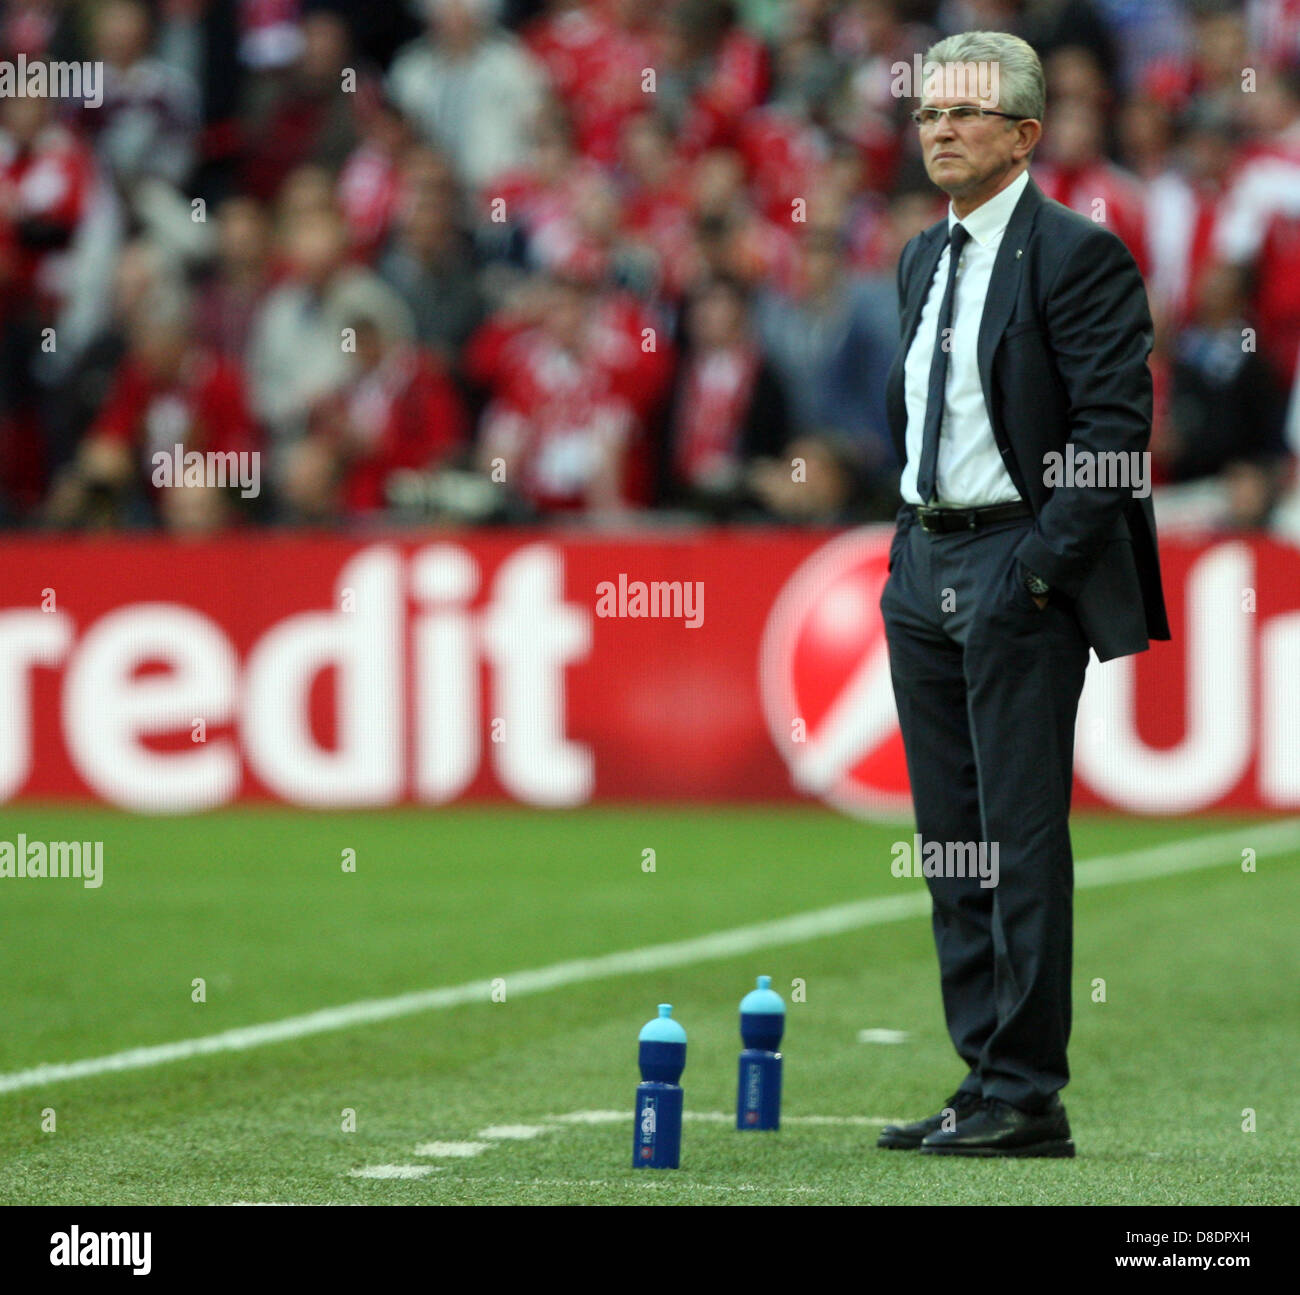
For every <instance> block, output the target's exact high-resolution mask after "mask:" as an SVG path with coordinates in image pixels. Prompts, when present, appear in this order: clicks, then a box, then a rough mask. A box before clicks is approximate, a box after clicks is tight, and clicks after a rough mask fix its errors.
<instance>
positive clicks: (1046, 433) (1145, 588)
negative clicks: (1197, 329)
mask: <svg viewBox="0 0 1300 1295" xmlns="http://www.w3.org/2000/svg"><path fill="white" fill-rule="evenodd" d="M932 64H933V65H938V66H942V67H944V68H945V69H947V68H953V67H955V66H956V65H965V66H967V67H969V66H983V67H985V68H988V67H990V66H992V67H993V68H995V69H996V80H991V79H990V80H989V81H988V82H986V83H981V84H988V85H991V86H993V87H995V88H994V91H993V93H992V94H983V93H980V94H975V95H968V94H962V93H955V94H951V95H949V94H943V93H936V94H930V93H928V86H929V83H927V92H926V93H923V94H921V96H920V105H919V107H918V109H917V111H916V112H915V113H914V114H913V115H914V119H915V120H916V122H917V126H918V129H919V134H920V143H921V149H922V152H923V154H924V159H925V166H926V169H927V171H928V173H929V175H930V178H931V179H932V180H933V181H934V183H935V184H936V185H938V186H939V187H940V188H941V189H943V190H944V191H945V192H947V193H948V194H949V196H950V197H951V200H952V201H951V203H950V206H949V211H948V214H947V216H946V218H945V219H944V220H942V221H940V222H938V223H937V224H935V225H933V226H932V227H931V228H930V229H927V230H926V231H924V232H923V233H921V234H918V235H917V236H916V237H915V238H914V239H912V240H911V242H909V243H908V244H907V246H906V247H905V248H904V249H903V254H902V256H901V258H900V261H899V267H898V292H899V305H900V313H901V315H902V337H901V345H900V349H899V352H898V356H897V358H896V360H895V362H894V366H893V368H892V370H891V372H890V375H889V381H888V387H887V391H886V399H887V406H888V412H889V420H890V431H891V433H892V435H893V437H894V441H895V445H896V448H897V450H898V454H899V461H900V462H901V463H903V464H905V467H904V469H903V474H902V479H901V482H900V489H901V493H902V496H903V501H904V502H903V506H902V507H901V508H900V510H899V514H898V529H897V533H896V534H895V537H894V540H893V543H892V545H891V548H890V559H889V570H890V574H889V578H888V580H887V581H886V584H885V588H884V592H883V594H882V596H881V604H880V605H881V613H882V615H883V617H884V621H885V629H886V634H887V639H888V644H889V658H890V670H891V674H892V678H893V686H894V696H895V699H896V701H897V704H898V716H899V724H900V727H901V730H902V735H903V743H904V747H905V750H906V753H907V767H908V773H909V776H910V779H911V785H912V797H913V803H914V807H915V811H916V820H917V832H918V834H919V836H920V838H921V841H922V848H923V851H924V852H925V854H926V855H930V853H931V852H930V849H928V848H927V847H930V845H931V843H937V844H938V846H939V848H940V850H942V855H934V856H932V857H933V858H934V859H935V860H936V861H937V860H940V859H942V860H943V862H942V863H941V864H938V866H936V867H935V868H934V871H935V872H936V874H937V875H933V876H930V875H928V874H929V873H930V871H931V867H930V866H926V867H925V869H924V870H925V872H926V873H927V883H928V885H929V888H930V892H931V897H932V901H933V927H934V937H935V944H936V947H937V950H938V954H939V967H940V982H941V987H942V994H943V1006H944V1014H945V1017H946V1020H947V1025H948V1031H949V1034H950V1035H951V1037H952V1041H953V1045H954V1046H955V1047H956V1049H957V1052H958V1055H959V1056H960V1057H961V1059H962V1061H963V1062H964V1063H965V1065H966V1069H967V1073H966V1075H965V1077H964V1078H963V1079H962V1081H961V1083H960V1085H959V1087H958V1088H957V1091H956V1092H955V1093H954V1094H953V1095H952V1097H950V1098H949V1099H948V1102H947V1103H946V1104H945V1106H944V1108H943V1110H941V1111H940V1112H939V1113H938V1114H937V1115H932V1116H930V1117H928V1118H927V1119H922V1120H918V1121H917V1122H916V1123H914V1124H907V1125H901V1126H893V1125H891V1126H888V1127H886V1128H885V1129H884V1130H883V1132H882V1133H881V1135H880V1140H879V1143H878V1145H880V1146H882V1147H890V1148H900V1149H902V1148H908V1149H916V1148H919V1149H920V1150H921V1151H922V1152H924V1153H929V1154H935V1155H966V1156H999V1155H1014V1156H1072V1155H1073V1154H1074V1142H1073V1140H1072V1138H1071V1134H1070V1126H1069V1122H1068V1121H1067V1119H1066V1114H1065V1108H1064V1107H1063V1106H1062V1104H1061V1100H1060V1096H1059V1092H1060V1090H1061V1089H1062V1088H1063V1087H1064V1086H1065V1085H1066V1083H1067V1082H1068V1080H1069V1068H1068V1064H1067V1061H1066V1045H1067V1042H1068V1039H1069V1032H1070V973H1071V961H1072V934H1073V909H1072V900H1073V888H1074V862H1073V856H1072V854H1071V849H1070V832H1069V813H1070V790H1071V781H1072V766H1073V754H1074V725H1075V719H1076V714H1077V710H1078V702H1079V695H1080V692H1081V691H1082V688H1083V678H1084V671H1085V669H1086V667H1087V664H1088V652H1089V648H1090V647H1091V649H1092V651H1093V652H1095V654H1096V656H1097V658H1098V660H1099V661H1107V660H1110V659H1111V658H1113V657H1118V656H1124V655H1127V654H1129V653H1134V652H1141V651H1144V650H1145V649H1146V648H1147V646H1148V644H1149V640H1150V639H1167V638H1169V626H1168V622H1167V619H1166V615H1165V607H1164V598H1163V594H1162V590H1161V582H1160V567H1159V559H1158V555H1157V551H1156V530H1155V518H1154V514H1153V511H1152V508H1151V500H1150V490H1149V485H1147V483H1148V482H1149V476H1148V475H1147V473H1146V465H1147V462H1148V460H1147V456H1146V448H1147V443H1148V440H1149V438H1150V432H1151V407H1152V389H1151V376H1150V372H1149V370H1148V368H1147V355H1148V353H1149V351H1150V350H1151V344H1152V326H1151V317H1150V313H1149V311H1148V307H1147V298H1146V290H1145V288H1144V286H1143V282H1142V278H1141V275H1140V274H1139V272H1138V269H1137V266H1136V264H1135V262H1134V260H1133V257H1132V256H1131V255H1130V253H1129V252H1128V250H1127V248H1126V247H1125V246H1124V244H1123V243H1122V242H1121V241H1120V240H1119V238H1117V237H1116V236H1115V235H1114V234H1113V233H1112V232H1111V231H1109V230H1108V229H1107V228H1106V226H1105V224H1104V222H1100V223H1099V222H1094V221H1093V220H1090V219H1088V218H1087V217H1085V216H1082V215H1079V214H1077V213H1075V212H1073V211H1070V210H1069V209H1067V208H1066V207H1063V206H1061V205H1060V204H1059V203H1056V202H1052V201H1050V200H1048V199H1045V198H1044V197H1043V195H1042V193H1041V192H1040V191H1039V189H1038V188H1037V186H1036V185H1035V184H1034V182H1033V180H1032V179H1031V178H1030V176H1029V171H1028V167H1029V161H1030V156H1031V154H1032V152H1033V150H1034V147H1035V145H1036V144H1037V142H1038V140H1039V138H1040V136H1041V133H1042V125H1041V121H1042V117H1043V111H1044V107H1045V103H1044V100H1045V91H1044V82H1043V73H1042V68H1041V66H1040V64H1039V61H1038V57H1037V55H1036V54H1035V53H1034V51H1033V49H1032V48H1031V47H1030V46H1029V45H1027V44H1026V43H1025V42H1024V41H1022V40H1020V39H1019V38H1017V37H1015V36H1011V35H1008V34H1006V33H1003V32H965V33H962V34H959V35H956V36H951V37H948V38H947V39H946V40H944V41H941V42H940V43H939V44H938V45H936V46H934V47H933V48H932V49H931V50H930V51H929V52H928V53H927V54H926V60H925V66H926V67H927V69H928V68H929V67H930V66H931V65H932ZM954 87H956V88H958V89H962V88H972V87H971V85H970V83H967V85H966V86H960V85H959V83H957V82H956V81H954V80H951V79H949V80H945V81H944V82H942V83H939V88H940V89H942V90H948V89H952V88H954ZM1067 443H1068V445H1067ZM972 843H974V844H978V843H983V844H984V845H985V846H986V848H987V852H988V854H989V855H991V854H992V852H993V849H994V847H996V849H997V854H996V856H995V857H996V859H997V872H996V874H995V880H996V884H994V885H989V884H988V880H989V878H988V875H987V871H986V874H985V875H984V876H983V877H981V876H978V875H961V874H962V873H963V872H966V873H968V874H969V873H973V872H975V871H976V870H975V869H973V868H965V867H964V862H965V860H964V857H963V854H962V851H961V850H960V849H957V848H954V847H958V846H969V845H970V844H972ZM966 857H969V856H966ZM945 872H946V873H948V874H950V875H939V874H943V873H945ZM981 882H983V883H984V884H981Z"/></svg>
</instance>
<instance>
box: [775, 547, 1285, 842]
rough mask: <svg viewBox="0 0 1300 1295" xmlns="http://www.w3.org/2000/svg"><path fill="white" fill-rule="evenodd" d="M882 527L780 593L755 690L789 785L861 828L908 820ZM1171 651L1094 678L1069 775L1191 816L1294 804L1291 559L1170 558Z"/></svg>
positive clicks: (1123, 803) (1280, 552)
mask: <svg viewBox="0 0 1300 1295" xmlns="http://www.w3.org/2000/svg"><path fill="white" fill-rule="evenodd" d="M891 537H892V533H891V532H890V531H889V530H887V529H884V528H872V529H863V530H858V531H852V532H850V533H848V534H845V535H842V536H840V537H838V538H836V539H834V540H832V541H830V542H829V543H827V544H826V545H824V546H823V547H822V548H820V549H818V550H817V552H815V553H814V554H813V555H812V556H811V557H810V558H808V559H807V560H806V561H805V562H804V563H803V564H802V565H801V566H800V567H799V568H798V569H797V570H796V571H795V573H794V574H793V575H792V576H791V577H790V579H789V580H788V581H787V582H786V585H785V587H784V589H783V590H782V591H781V593H780V595H779V596H778V598H777V600H776V602H775V603H774V605H773V608H772V612H771V615H770V617H769V618H768V622H767V627H766V630H765V632H764V635H763V642H762V647H761V651H760V656H759V685H760V689H761V693H762V701H763V710H764V715H765V717H766V720H767V725H768V729H769V731H770V733H771V735H772V740H773V742H774V743H775V745H776V749H777V750H778V751H779V752H780V754H781V756H782V758H783V759H784V760H785V762H786V765H787V767H788V768H789V771H790V778H791V781H792V783H793V785H794V786H795V787H796V788H798V789H799V790H800V791H802V792H804V793H805V794H807V795H810V796H816V797H818V798H820V799H822V800H824V801H826V802H827V803H828V804H831V805H835V806H837V807H838V808H840V809H843V810H846V811H848V812H851V813H856V814H860V815H863V816H874V815H881V816H892V815H896V814H906V813H908V812H909V811H910V808H911V800H910V795H909V791H908V780H907V768H906V761H905V757H904V753H903V746H902V739H901V736H900V734H899V731H898V716H897V711H896V709H895V706H894V694H893V687H892V684H891V680H890V675H889V654H888V647H887V644H886V641H885V627H884V622H883V620H882V618H881V615H880V595H881V591H882V590H883V588H884V584H885V580H886V579H887V577H888V563H889V542H890V539H891ZM1165 567H1166V573H1165V590H1166V597H1167V598H1168V600H1169V605H1170V613H1171V620H1172V623H1173V625H1174V636H1175V638H1174V642H1173V643H1172V644H1165V643H1161V644H1158V645H1155V646H1153V648H1152V649H1151V650H1150V651H1149V652H1147V653H1142V654H1139V655H1138V656H1130V657H1122V658H1119V659H1118V660H1115V661H1109V662H1106V663H1105V664H1099V663H1098V662H1096V661H1095V660H1094V661H1093V662H1092V664H1091V665H1090V666H1089V669H1088V673H1087V677H1086V681H1085V685H1084V690H1083V696H1082V698H1081V700H1080V704H1079V717H1078V724H1077V727H1076V731H1075V777H1076V781H1077V783H1078V784H1080V785H1081V786H1082V787H1084V788H1086V789H1087V791H1088V792H1090V793H1091V794H1092V796H1093V797H1094V798H1096V799H1097V800H1099V801H1101V802H1102V803H1104V804H1108V805H1110V806H1113V807H1115V808H1118V809H1124V810H1128V811H1131V812H1133V813H1140V814H1185V813H1193V812H1197V811H1200V810H1204V809H1208V808H1210V807H1212V806H1215V805H1217V804H1221V803H1225V802H1230V801H1231V800H1233V799H1237V800H1240V799H1243V798H1248V799H1249V800H1250V801H1251V802H1252V803H1257V804H1259V805H1261V806H1263V807H1267V808H1270V809H1278V810H1294V809H1296V808H1297V807H1298V806H1300V743H1298V742H1297V740H1296V734H1297V733H1300V684H1298V683H1297V680H1300V611H1297V609H1296V608H1297V602H1298V601H1300V581H1298V580H1297V579H1296V576H1295V571H1296V569H1297V568H1296V556H1295V553H1294V550H1292V549H1290V548H1289V546H1285V545H1282V544H1279V543H1276V542H1272V541H1264V542H1260V543H1259V544H1258V545H1257V546H1255V547H1252V546H1251V545H1249V544H1246V543H1244V542H1241V541H1225V542H1222V543H1218V544H1213V545H1210V546H1207V547H1204V548H1202V549H1200V550H1199V551H1197V552H1195V555H1194V556H1193V557H1192V558H1191V560H1190V561H1186V562H1185V565H1184V564H1181V563H1180V562H1178V561H1174V562H1168V561H1167V562H1166V563H1165Z"/></svg>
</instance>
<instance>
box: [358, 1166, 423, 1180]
mask: <svg viewBox="0 0 1300 1295" xmlns="http://www.w3.org/2000/svg"><path fill="white" fill-rule="evenodd" d="M440 1167H441V1166H439V1165H367V1166H366V1167H365V1168H364V1169H350V1170H349V1171H348V1177H349V1178H423V1177H424V1176H425V1175H426V1174H432V1173H436V1172H437V1171H438V1169H439V1168H440Z"/></svg>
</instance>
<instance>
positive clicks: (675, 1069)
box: [632, 1003, 686, 1169]
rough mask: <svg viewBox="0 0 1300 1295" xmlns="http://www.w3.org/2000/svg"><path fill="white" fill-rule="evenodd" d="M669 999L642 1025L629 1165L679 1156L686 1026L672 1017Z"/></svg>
mask: <svg viewBox="0 0 1300 1295" xmlns="http://www.w3.org/2000/svg"><path fill="white" fill-rule="evenodd" d="M672 1012H673V1008H672V1004H671V1003H660V1004H659V1015H658V1016H657V1017H655V1019H654V1020H653V1021H649V1022H647V1023H646V1025H645V1027H644V1028H643V1029H642V1031H641V1036H640V1042H641V1049H640V1062H641V1081H642V1082H641V1083H640V1084H638V1085H637V1090H636V1124H635V1126H634V1128H633V1132H632V1168H633V1169H676V1168H677V1166H678V1164H679V1163H680V1161H681V1158H682V1090H681V1088H680V1087H679V1086H678V1083H677V1081H678V1080H679V1079H680V1078H681V1077H682V1071H683V1070H684V1069H685V1068H686V1031H685V1030H683V1029H682V1027H681V1026H680V1025H679V1024H678V1023H677V1022H676V1021H674V1020H673V1019H672Z"/></svg>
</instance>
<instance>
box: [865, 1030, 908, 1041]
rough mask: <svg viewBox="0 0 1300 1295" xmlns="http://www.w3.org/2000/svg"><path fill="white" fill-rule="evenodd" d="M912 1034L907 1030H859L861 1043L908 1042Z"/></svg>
mask: <svg viewBox="0 0 1300 1295" xmlns="http://www.w3.org/2000/svg"><path fill="white" fill-rule="evenodd" d="M910 1037H911V1036H910V1035H909V1034H908V1033H907V1031H906V1030H859V1031H858V1042H859V1043H906V1042H907V1040H908V1039H909V1038H910Z"/></svg>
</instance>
